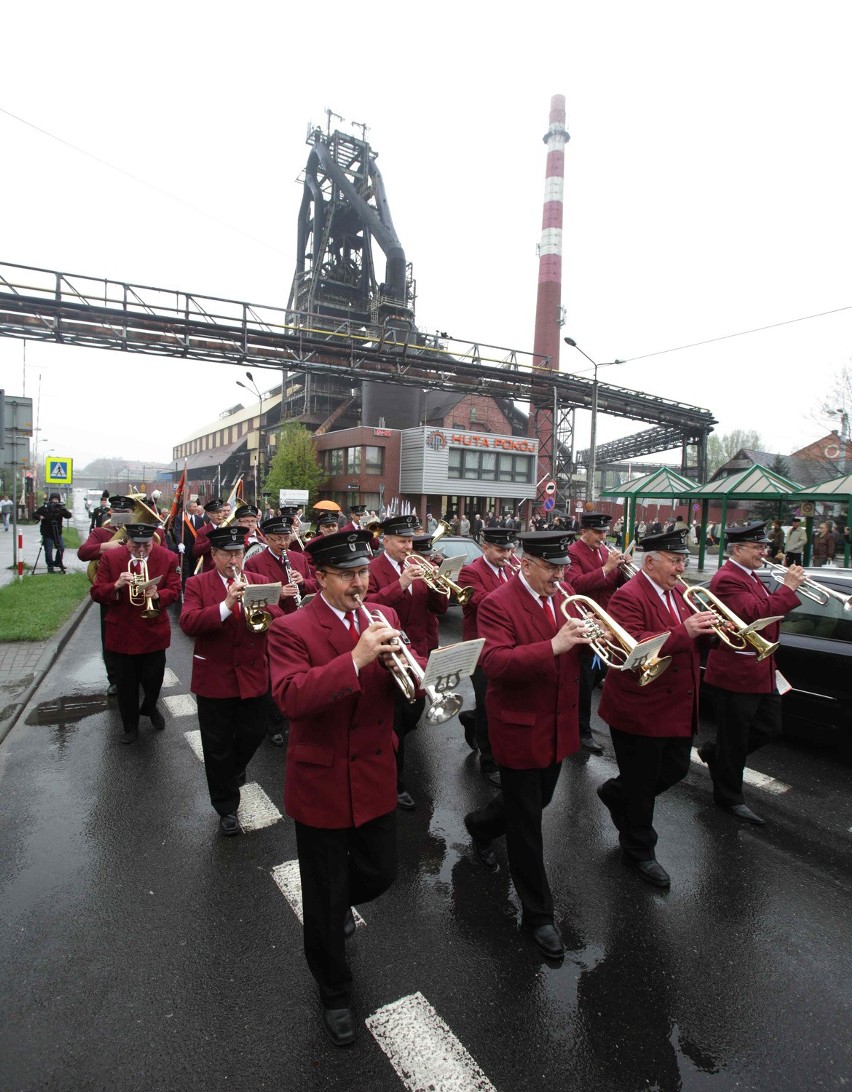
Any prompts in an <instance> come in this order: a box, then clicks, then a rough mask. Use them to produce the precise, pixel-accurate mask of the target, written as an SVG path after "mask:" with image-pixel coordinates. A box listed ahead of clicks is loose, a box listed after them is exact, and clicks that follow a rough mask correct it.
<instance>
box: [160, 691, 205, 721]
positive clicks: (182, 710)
mask: <svg viewBox="0 0 852 1092" xmlns="http://www.w3.org/2000/svg"><path fill="white" fill-rule="evenodd" d="M163 705H165V707H166V709H168V711H169V712H170V713H171V715H172V716H173V717H194V716H197V714H198V706H197V705H196V704H195V698H194V697H193V696H192V694H169V695H168V697H165V698H163Z"/></svg>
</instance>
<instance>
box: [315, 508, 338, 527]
mask: <svg viewBox="0 0 852 1092" xmlns="http://www.w3.org/2000/svg"><path fill="white" fill-rule="evenodd" d="M336 526H337V513H336V512H323V514H322V515H321V516H317V527H336Z"/></svg>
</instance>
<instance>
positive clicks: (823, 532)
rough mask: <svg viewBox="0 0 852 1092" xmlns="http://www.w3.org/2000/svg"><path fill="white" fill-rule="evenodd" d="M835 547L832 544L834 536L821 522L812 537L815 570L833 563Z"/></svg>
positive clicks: (833, 543) (826, 525) (825, 524)
mask: <svg viewBox="0 0 852 1092" xmlns="http://www.w3.org/2000/svg"><path fill="white" fill-rule="evenodd" d="M836 550H837V547H836V545H835V542H834V535H833V534H832V533H831V531H830V530H829V528H828V524H827V523H826V522H822V523H821V524H820V525H819V530H818V531H817V533H816V534H815V535H814V552H813V562H814V565H815V566H817V568H820V567H822V566H823V565H827V564H828V562H829V561H831V562H832V563H833V562H834V555H835V552H836Z"/></svg>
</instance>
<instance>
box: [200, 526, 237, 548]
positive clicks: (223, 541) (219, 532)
mask: <svg viewBox="0 0 852 1092" xmlns="http://www.w3.org/2000/svg"><path fill="white" fill-rule="evenodd" d="M207 538H208V539H209V541H210V545H211V546H212V547H213V549H214V550H244V549H245V545H246V529H245V527H234V525H233V524H232V525H231V526H230V527H217V528H216V529H215V530H213V531H211V532H210V534H209V535H208V536H207Z"/></svg>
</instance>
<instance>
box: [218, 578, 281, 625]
mask: <svg viewBox="0 0 852 1092" xmlns="http://www.w3.org/2000/svg"><path fill="white" fill-rule="evenodd" d="M228 569H229V571H230V572H231V573H232V575H233V579H234V580H240V581H245V583H248V581H247V580H245V575H244V573H243V570H242V569H241V568H240V567H239V565H228ZM240 599H242V596H240ZM268 606H269V604H268V603H267V602H266V600H263V599H259V600H257V602H255V603H252V604H251V605H250V606H248V607H245V606H243V617H244V618H245V620H246V628H247V629H249V630H251V632H252V633H265V632H266V631H267V630H268V629H269V627H270V625H271V624H272V615H271V614H270V612H269V611H268V610H265V609H264V608H265V607H268Z"/></svg>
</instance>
